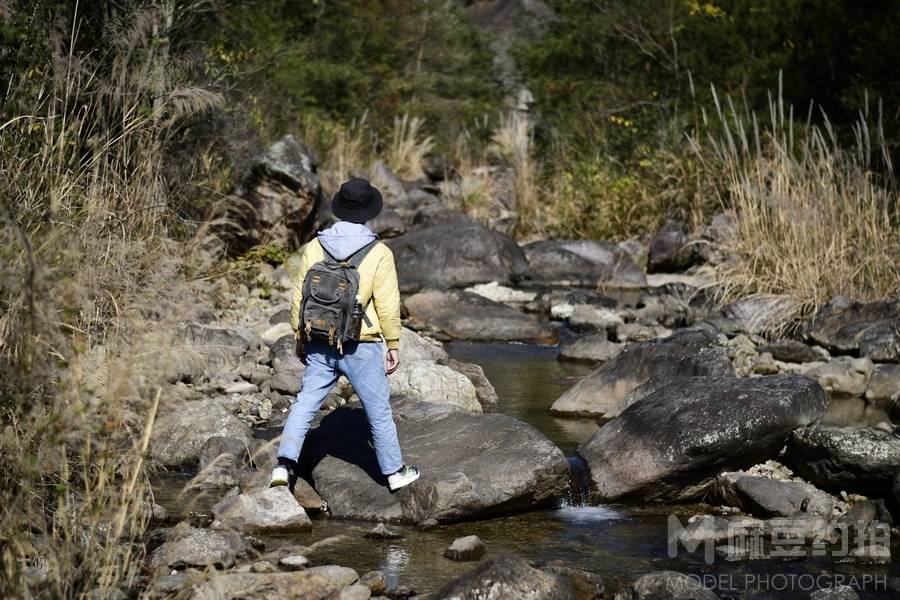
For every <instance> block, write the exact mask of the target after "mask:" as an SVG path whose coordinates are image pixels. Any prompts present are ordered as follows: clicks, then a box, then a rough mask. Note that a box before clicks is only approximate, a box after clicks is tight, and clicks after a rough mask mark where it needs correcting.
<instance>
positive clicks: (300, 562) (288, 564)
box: [278, 554, 309, 571]
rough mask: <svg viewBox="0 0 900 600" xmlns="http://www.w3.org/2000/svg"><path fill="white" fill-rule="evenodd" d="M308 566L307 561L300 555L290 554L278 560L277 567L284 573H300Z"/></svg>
mask: <svg viewBox="0 0 900 600" xmlns="http://www.w3.org/2000/svg"><path fill="white" fill-rule="evenodd" d="M308 564H309V559H308V558H306V557H305V556H303V555H302V554H292V555H290V556H283V557H281V558H280V559H278V566H279V567H281V568H282V569H284V570H285V571H302V570H303V569H305V568H306V566H307V565H308Z"/></svg>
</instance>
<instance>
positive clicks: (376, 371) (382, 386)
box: [338, 342, 403, 475]
mask: <svg viewBox="0 0 900 600" xmlns="http://www.w3.org/2000/svg"><path fill="white" fill-rule="evenodd" d="M348 350H349V352H348V353H347V354H345V355H344V356H342V357H341V358H340V361H339V363H338V366H339V368H340V370H341V371H342V372H343V373H344V374H345V375H346V376H347V379H349V380H350V384H351V385H352V386H353V389H354V390H356V393H357V395H359V399H360V401H361V402H362V405H363V408H364V409H365V411H366V418H367V419H368V420H369V427H370V428H371V430H372V441H373V442H374V443H375V456H376V458H377V459H378V466H379V467H381V472H382V473H383V474H384V475H391V474H393V473H396V472H397V471H398V470H400V468H401V467H402V466H403V458H402V456H401V454H400V442H399V441H398V440H397V428H396V426H395V425H394V415H393V413H392V412H391V404H390V398H391V388H390V385H389V384H388V380H387V374H385V372H384V347H383V346H382V345H381V344H379V343H376V342H360V343H359V344H356V345H355V347H354V348H352V349H351V348H348Z"/></svg>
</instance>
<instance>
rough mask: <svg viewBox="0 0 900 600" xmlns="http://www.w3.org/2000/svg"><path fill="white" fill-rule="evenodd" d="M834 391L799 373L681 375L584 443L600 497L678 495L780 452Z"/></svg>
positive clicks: (666, 497)
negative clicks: (740, 376)
mask: <svg viewBox="0 0 900 600" xmlns="http://www.w3.org/2000/svg"><path fill="white" fill-rule="evenodd" d="M827 406H828V398H827V397H826V395H825V392H824V391H823V390H822V388H821V387H819V385H818V384H817V383H816V382H815V381H813V380H811V379H809V378H807V377H803V376H799V375H774V376H770V377H758V378H753V379H737V378H728V377H693V378H686V379H679V380H676V381H674V382H673V383H672V384H671V385H668V386H665V387H662V388H660V389H659V390H657V391H655V392H653V393H652V394H650V395H649V396H647V397H645V398H643V399H641V400H639V401H637V402H635V403H634V404H632V405H631V406H629V407H628V408H626V409H625V410H624V411H622V413H621V414H620V415H619V416H618V417H616V418H615V419H613V420H612V421H610V422H609V423H607V424H606V425H604V426H603V427H601V428H600V430H599V431H597V432H596V433H595V434H594V435H593V436H591V438H590V439H589V440H587V441H586V442H584V443H583V444H582V445H581V446H579V448H578V454H580V455H581V456H582V457H583V458H584V459H585V461H586V462H587V464H588V468H589V470H590V475H591V483H592V487H593V494H594V497H595V499H597V500H599V501H617V500H635V499H640V500H642V501H660V502H661V501H679V500H686V499H691V498H694V497H697V496H698V495H699V494H701V493H702V492H704V491H705V490H706V489H707V487H708V486H709V484H710V483H711V482H712V480H713V478H715V477H716V476H717V475H718V474H719V473H721V472H722V471H726V470H736V469H741V468H746V467H749V466H751V465H754V464H756V463H758V462H761V461H763V460H765V459H768V458H771V457H773V456H774V455H776V454H778V452H779V451H780V450H781V448H782V447H783V446H784V443H785V442H786V441H787V440H788V438H789V437H790V435H791V432H792V431H793V430H794V429H797V428H798V427H802V426H804V425H809V424H811V423H814V422H815V421H817V420H818V419H820V418H821V417H822V416H823V415H824V414H825V410H826V408H827Z"/></svg>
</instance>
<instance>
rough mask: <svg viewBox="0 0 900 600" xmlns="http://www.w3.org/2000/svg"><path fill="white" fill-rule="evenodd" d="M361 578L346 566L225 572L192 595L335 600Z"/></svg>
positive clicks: (242, 599) (227, 599)
mask: <svg viewBox="0 0 900 600" xmlns="http://www.w3.org/2000/svg"><path fill="white" fill-rule="evenodd" d="M357 579H358V577H357V575H356V571H354V570H353V569H348V568H346V567H334V566H329V567H315V568H312V569H306V570H303V571H296V572H292V573H235V572H229V573H222V574H221V575H218V576H217V577H214V578H211V579H209V580H207V581H204V582H201V583H198V584H197V585H195V586H194V587H193V589H192V595H191V597H192V598H216V599H219V600H271V599H272V598H288V599H291V600H332V599H334V598H339V597H340V593H341V590H343V589H344V588H346V587H349V586H351V585H353V584H354V583H355V582H356V580H357Z"/></svg>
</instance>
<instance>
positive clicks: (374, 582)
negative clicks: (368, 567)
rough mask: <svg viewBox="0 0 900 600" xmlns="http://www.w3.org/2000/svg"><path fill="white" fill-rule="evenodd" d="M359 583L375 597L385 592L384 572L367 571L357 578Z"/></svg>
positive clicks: (385, 579)
mask: <svg viewBox="0 0 900 600" xmlns="http://www.w3.org/2000/svg"><path fill="white" fill-rule="evenodd" d="M359 582H360V583H361V584H363V585H364V586H366V587H367V588H369V591H370V592H372V594H374V595H376V596H380V595H382V594H384V593H386V592H387V577H385V575H384V571H369V572H368V573H366V574H365V575H363V576H362V577H360V578H359Z"/></svg>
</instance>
